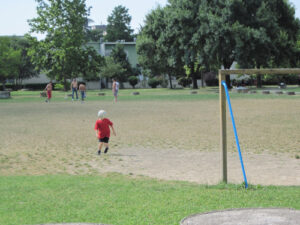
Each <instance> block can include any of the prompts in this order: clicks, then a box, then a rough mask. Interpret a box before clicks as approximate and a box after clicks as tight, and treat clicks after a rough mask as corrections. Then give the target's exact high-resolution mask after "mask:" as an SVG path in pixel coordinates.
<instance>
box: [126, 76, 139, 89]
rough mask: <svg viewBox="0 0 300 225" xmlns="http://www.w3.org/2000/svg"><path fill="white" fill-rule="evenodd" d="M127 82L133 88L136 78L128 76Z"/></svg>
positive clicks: (136, 81)
mask: <svg viewBox="0 0 300 225" xmlns="http://www.w3.org/2000/svg"><path fill="white" fill-rule="evenodd" d="M128 81H129V84H130V85H131V86H132V88H134V86H135V85H137V83H138V78H137V77H136V76H130V77H129V78H128Z"/></svg>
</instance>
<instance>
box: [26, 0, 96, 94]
mask: <svg viewBox="0 0 300 225" xmlns="http://www.w3.org/2000/svg"><path fill="white" fill-rule="evenodd" d="M37 2H38V6H37V14H38V16H37V18H34V19H32V20H29V25H30V26H31V30H30V32H37V33H42V34H46V37H45V39H44V40H41V41H37V40H36V39H35V38H33V37H30V36H28V39H29V40H30V43H31V44H32V45H33V47H32V48H31V50H30V51H29V54H30V56H31V57H32V61H33V63H34V64H35V66H36V67H37V68H39V69H43V71H45V72H46V74H47V75H48V76H49V77H50V78H51V79H56V80H57V81H61V82H63V83H64V86H65V90H67V88H68V87H67V83H66V80H67V79H71V78H74V77H79V76H80V75H83V76H84V75H86V74H87V73H88V71H94V70H95V67H97V66H95V65H97V63H98V60H97V59H96V60H95V61H96V62H95V63H91V61H93V60H94V55H95V54H96V53H95V52H93V50H92V49H91V48H84V46H85V44H86V33H85V29H84V27H85V26H86V21H87V16H88V15H89V9H87V8H86V5H85V0H75V1H71V0H60V1H56V0H49V1H44V0H37ZM94 51H95V50H94ZM90 65H92V68H91V67H90ZM97 69H99V68H97Z"/></svg>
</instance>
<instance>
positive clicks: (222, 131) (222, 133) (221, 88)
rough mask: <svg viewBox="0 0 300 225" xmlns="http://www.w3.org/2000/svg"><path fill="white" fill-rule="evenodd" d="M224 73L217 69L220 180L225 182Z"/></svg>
mask: <svg viewBox="0 0 300 225" xmlns="http://www.w3.org/2000/svg"><path fill="white" fill-rule="evenodd" d="M222 81H225V74H222V73H221V70H219V96H220V144H221V146H220V147H221V158H222V175H223V177H222V181H223V182H225V183H227V140H226V95H225V88H224V86H223V85H222Z"/></svg>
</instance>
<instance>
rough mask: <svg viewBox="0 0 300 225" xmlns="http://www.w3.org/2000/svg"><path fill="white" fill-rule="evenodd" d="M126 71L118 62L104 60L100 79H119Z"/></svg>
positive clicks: (108, 58) (108, 59)
mask: <svg viewBox="0 0 300 225" xmlns="http://www.w3.org/2000/svg"><path fill="white" fill-rule="evenodd" d="M125 72H126V70H125V69H124V68H123V67H122V65H121V64H120V63H118V62H115V61H114V59H113V58H112V57H109V56H108V57H106V58H105V66H104V67H103V68H102V69H101V72H100V74H101V77H103V78H109V79H111V78H116V79H118V80H119V79H120V78H121V77H122V76H123V74H124V73H125Z"/></svg>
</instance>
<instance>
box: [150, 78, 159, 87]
mask: <svg viewBox="0 0 300 225" xmlns="http://www.w3.org/2000/svg"><path fill="white" fill-rule="evenodd" d="M159 84H160V82H159V80H158V79H157V78H155V77H154V78H150V79H149V80H148V85H149V86H150V87H151V88H156V87H157V86H158V85H159Z"/></svg>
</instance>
